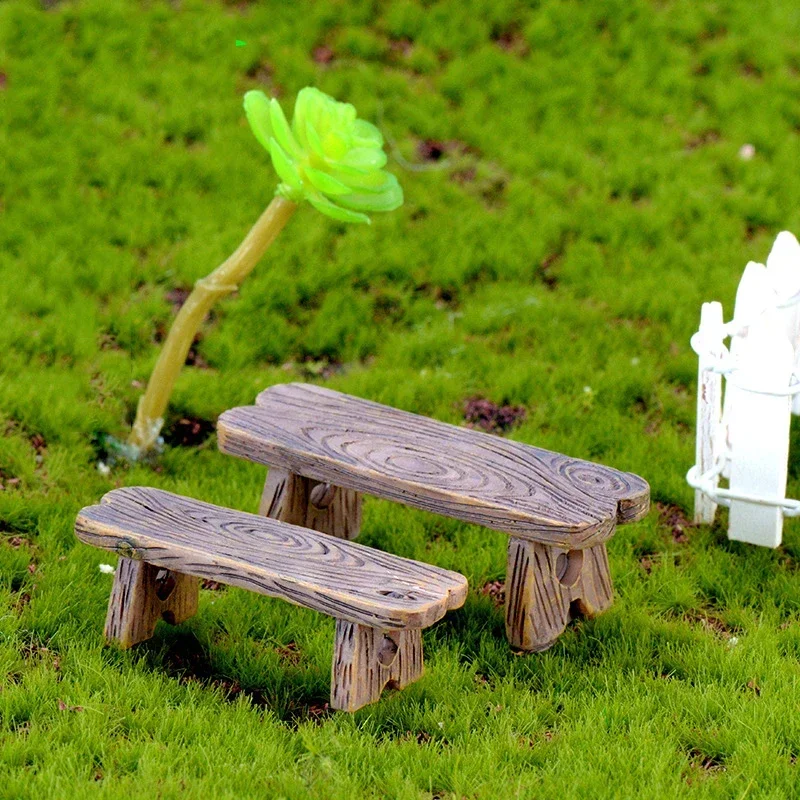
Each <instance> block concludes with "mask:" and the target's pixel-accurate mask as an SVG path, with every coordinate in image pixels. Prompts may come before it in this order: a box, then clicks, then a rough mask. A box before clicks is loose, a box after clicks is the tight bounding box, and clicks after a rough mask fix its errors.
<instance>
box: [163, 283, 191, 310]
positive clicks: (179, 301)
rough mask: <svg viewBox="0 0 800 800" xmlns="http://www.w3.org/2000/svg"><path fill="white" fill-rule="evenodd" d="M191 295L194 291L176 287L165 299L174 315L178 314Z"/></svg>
mask: <svg viewBox="0 0 800 800" xmlns="http://www.w3.org/2000/svg"><path fill="white" fill-rule="evenodd" d="M191 293H192V290H191V289H188V288H186V287H185V286H175V287H174V288H172V289H170V290H169V291H168V292H167V293H166V294H165V295H164V299H165V300H166V301H167V302H168V303H169V304H170V305H171V306H172V313H173V314H177V313H178V312H179V311H180V310H181V307H182V306H183V304H184V303H185V302H186V301H187V300H188V299H189V295H190V294H191Z"/></svg>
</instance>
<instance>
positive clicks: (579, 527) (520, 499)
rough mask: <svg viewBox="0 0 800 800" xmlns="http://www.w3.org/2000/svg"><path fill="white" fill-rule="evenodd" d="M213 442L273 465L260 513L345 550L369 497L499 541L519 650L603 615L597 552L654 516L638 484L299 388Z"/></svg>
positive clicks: (605, 601)
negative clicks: (466, 525) (622, 530)
mask: <svg viewBox="0 0 800 800" xmlns="http://www.w3.org/2000/svg"><path fill="white" fill-rule="evenodd" d="M217 431H218V435H219V447H220V449H221V450H222V451H223V452H224V453H230V454H232V455H235V456H239V457H241V458H245V459H249V460H250V461H255V462H258V463H260V464H266V465H267V466H269V467H270V470H269V473H268V475H267V481H266V485H265V487H264V494H263V497H262V502H261V513H262V514H264V515H266V516H270V517H274V518H276V519H281V520H283V521H285V522H292V523H294V524H299V525H304V526H305V527H308V528H313V529H315V530H318V531H323V532H325V533H329V534H332V535H333V536H337V537H341V538H345V539H352V538H354V537H355V536H357V535H358V530H359V525H360V518H361V498H360V494H361V493H366V494H370V495H374V496H377V497H383V498H387V499H390V500H395V501H397V502H400V503H405V504H407V505H409V506H414V507H416V508H421V509H424V510H426V511H433V512H435V513H438V514H443V515H446V516H450V517H454V518H456V519H460V520H465V521H466V522H471V523H477V524H478V525H483V526H485V527H487V528H493V529H495V530H498V531H503V532H504V533H507V534H508V535H509V536H510V541H509V549H508V576H507V581H506V632H507V635H508V639H509V641H510V643H511V645H512V646H513V647H516V648H518V649H520V650H533V651H538V650H545V649H547V648H548V647H550V646H551V645H552V644H554V642H555V641H556V639H557V638H558V636H559V635H560V634H561V633H562V632H563V630H564V628H565V627H566V625H567V623H568V622H569V620H570V619H571V618H572V616H573V615H575V614H576V613H581V614H583V615H585V616H593V615H596V614H598V613H600V612H601V611H603V610H604V609H606V608H607V607H608V606H609V605H610V604H611V600H612V589H611V578H610V576H609V570H608V557H607V555H606V545H605V542H606V541H607V540H608V539H609V538H610V537H611V536H612V535H613V534H614V530H615V528H616V524H617V523H618V522H633V521H635V520H638V519H641V518H642V517H643V516H644V515H645V514H646V513H647V511H648V508H649V502H650V500H649V495H650V491H649V486H648V485H647V483H646V482H645V481H644V480H642V479H641V478H639V477H638V476H636V475H632V474H630V473H627V472H619V471H618V470H615V469H611V468H609V467H604V466H601V465H599V464H594V463H591V462H588V461H581V460H579V459H575V458H568V457H567V456H563V455H560V454H558V453H553V452H550V451H548V450H542V449H540V448H538V447H531V446H529V445H526V444H522V443H520V442H514V441H509V440H507V439H503V438H501V437H499V436H492V435H490V434H485V433H480V432H478V431H474V430H469V429H465V428H459V427H456V426H454V425H448V424H446V423H443V422H438V421H436V420H433V419H429V418H427V417H421V416H418V415H416V414H410V413H408V412H406V411H399V410H397V409H394V408H390V407H388V406H384V405H380V404H378V403H373V402H370V401H367V400H362V399H359V398H356V397H350V396H349V395H345V394H341V393H339V392H334V391H331V390H329V389H324V388H322V387H319V386H313V385H308V384H282V385H278V386H273V387H271V388H270V389H267V390H266V391H264V392H262V393H261V394H260V395H259V396H258V399H257V400H256V405H255V406H244V407H241V408H234V409H231V410H230V411H226V412H225V413H223V414H222V415H221V416H220V418H219V422H218V425H217Z"/></svg>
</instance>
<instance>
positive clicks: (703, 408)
mask: <svg viewBox="0 0 800 800" xmlns="http://www.w3.org/2000/svg"><path fill="white" fill-rule="evenodd" d="M698 333H699V334H700V335H699V337H698V339H697V340H696V341H695V342H693V344H695V345H696V349H697V351H698V355H699V363H700V366H699V369H698V373H697V445H696V459H695V463H696V464H697V469H698V474H699V475H704V474H705V473H706V472H708V471H709V470H710V469H711V468H712V467H713V466H714V465H715V464H716V462H717V458H718V456H719V455H720V452H719V451H720V448H721V446H722V441H721V438H720V433H721V429H720V428H721V422H722V420H721V416H722V375H721V374H720V373H719V372H714V371H713V370H712V367H714V366H715V365H717V364H718V362H719V359H720V357H721V355H722V352H723V348H724V345H723V339H724V332H723V328H722V305H721V304H720V303H703V307H702V309H701V311H700V329H699V331H698ZM718 483H719V478H718V477H717V478H714V479H713V486H714V487H715V488H716V486H717V484H718ZM716 513H717V504H716V503H715V502H714V501H713V500H712V499H711V498H710V497H709V496H708V495H706V494H704V493H703V492H701V491H700V490H699V489H695V492H694V521H695V522H702V523H706V524H708V525H710V524H711V523H712V522H713V521H714V515H715V514H716Z"/></svg>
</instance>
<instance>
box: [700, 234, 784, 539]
mask: <svg viewBox="0 0 800 800" xmlns="http://www.w3.org/2000/svg"><path fill="white" fill-rule="evenodd" d="M728 337H730V340H731V343H730V348H727V347H725V344H724V340H725V339H726V338H728ZM692 347H693V348H694V350H695V352H696V353H697V354H698V356H699V371H698V396H697V450H696V463H695V465H694V466H693V467H692V469H690V470H689V473H688V475H687V480H688V482H689V485H690V486H692V487H693V488H694V489H695V521H696V522H703V523H708V524H710V523H712V522H713V521H714V517H715V514H716V510H717V506H718V505H725V506H728V507H729V508H730V514H729V516H728V538H729V539H733V540H736V541H742V542H750V543H751V544H759V545H763V546H766V547H777V546H778V545H779V544H780V543H781V537H782V529H783V520H784V517H790V516H799V515H800V501H797V500H792V499H789V498H787V497H786V482H787V472H788V469H787V468H788V458H789V438H790V420H791V413H794V414H800V243H798V241H797V239H796V238H795V237H794V236H793V235H792V234H791V233H789V232H788V231H783V232H782V233H780V234H779V235H778V237H777V239H776V240H775V244H774V246H773V248H772V251H771V252H770V254H769V257H768V258H767V263H766V265H764V264H757V263H755V262H753V261H751V262H750V263H748V264H747V266H746V267H745V270H744V274H743V275H742V278H741V281H740V283H739V288H738V290H737V292H736V303H735V306H734V313H733V319H732V320H731V321H730V322H727V323H723V317H722V306H721V305H720V304H719V303H704V304H703V308H702V312H701V317H700V330H699V331H698V332H697V333H696V334H695V335H694V336H693V337H692ZM723 377H724V378H725V380H724V384H723ZM723 385H724V389H725V391H724V397H723V391H722V390H723ZM725 479H727V480H728V481H729V484H728V486H727V487H724V486H722V487H721V486H720V481H721V480H725Z"/></svg>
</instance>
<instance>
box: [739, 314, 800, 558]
mask: <svg viewBox="0 0 800 800" xmlns="http://www.w3.org/2000/svg"><path fill="white" fill-rule="evenodd" d="M793 370H794V348H793V347H792V345H791V343H790V342H789V340H788V339H787V337H786V333H785V330H784V325H783V321H782V319H781V318H780V316H779V315H778V314H777V313H768V314H765V315H763V316H762V317H761V319H759V320H758V321H757V322H754V323H753V324H751V325H750V330H749V332H748V335H747V338H746V339H743V346H742V350H741V353H740V358H739V364H738V369H737V371H736V373H735V376H733V375H732V376H731V377H730V378H729V379H728V389H730V388H732V387H731V383H732V382H733V381H734V380H735V382H736V383H739V384H741V386H745V387H752V388H753V389H755V391H746V390H745V389H744V388H741V387H736V401H735V407H734V409H733V416H732V417H731V419H730V426H731V427H733V428H735V432H734V437H733V448H734V449H733V452H732V464H731V478H730V488H731V491H732V492H736V493H738V494H743V495H746V496H759V497H771V498H784V497H786V474H787V469H788V461H789V425H790V421H791V413H790V412H791V398H790V396H789V395H787V394H783V395H781V394H775V395H770V394H764V393H763V392H786V391H787V389H788V388H789V383H790V380H791V376H792V372H793ZM782 530H783V511H782V510H781V508H779V507H777V506H769V505H763V504H759V503H752V502H747V501H746V500H732V501H731V509H730V516H729V520H728V538H729V539H734V540H736V541H740V542H750V543H751V544H759V545H762V546H765V547H777V546H778V545H779V544H780V543H781V533H782Z"/></svg>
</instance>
